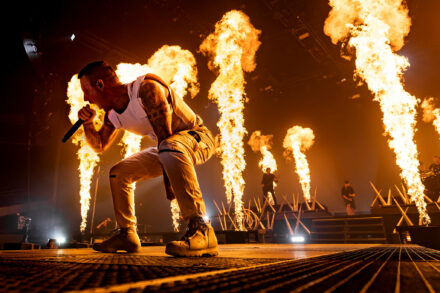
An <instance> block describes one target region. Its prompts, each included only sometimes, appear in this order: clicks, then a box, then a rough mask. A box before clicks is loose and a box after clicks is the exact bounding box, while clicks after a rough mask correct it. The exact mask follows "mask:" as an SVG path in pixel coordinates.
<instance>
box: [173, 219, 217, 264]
mask: <svg viewBox="0 0 440 293" xmlns="http://www.w3.org/2000/svg"><path fill="white" fill-rule="evenodd" d="M165 253H167V254H169V255H173V256H216V255H218V245H217V237H216V236H215V233H214V229H213V228H212V227H211V225H210V224H209V223H205V221H204V220H203V218H200V217H197V218H194V219H191V220H190V223H189V225H188V231H187V232H186V234H185V236H183V238H182V240H181V241H171V242H170V243H168V244H167V246H166V249H165Z"/></svg>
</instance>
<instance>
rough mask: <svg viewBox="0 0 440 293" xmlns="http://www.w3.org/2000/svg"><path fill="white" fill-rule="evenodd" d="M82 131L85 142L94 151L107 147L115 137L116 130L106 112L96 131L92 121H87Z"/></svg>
mask: <svg viewBox="0 0 440 293" xmlns="http://www.w3.org/2000/svg"><path fill="white" fill-rule="evenodd" d="M83 127H84V133H85V136H86V140H87V143H88V144H89V145H90V146H91V147H92V148H93V149H94V150H95V151H96V152H102V151H104V150H106V149H107V147H108V146H109V145H110V144H111V143H112V142H113V140H114V139H115V138H116V134H117V132H116V131H115V127H114V126H113V124H112V123H111V122H110V120H109V119H108V117H107V114H106V115H105V118H104V124H103V125H102V127H101V129H100V130H99V131H96V129H95V126H94V125H93V123H87V124H84V125H83Z"/></svg>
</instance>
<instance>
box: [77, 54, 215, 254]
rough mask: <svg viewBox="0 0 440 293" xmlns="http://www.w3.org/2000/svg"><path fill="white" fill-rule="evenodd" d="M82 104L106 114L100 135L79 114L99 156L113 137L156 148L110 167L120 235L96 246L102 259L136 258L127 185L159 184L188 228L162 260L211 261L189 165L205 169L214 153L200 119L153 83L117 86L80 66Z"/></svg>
mask: <svg viewBox="0 0 440 293" xmlns="http://www.w3.org/2000/svg"><path fill="white" fill-rule="evenodd" d="M78 78H79V79H80V81H81V88H82V90H83V92H84V100H85V101H88V102H90V103H91V104H96V105H97V106H99V107H100V108H102V109H104V110H105V121H104V124H103V126H102V127H101V129H100V130H99V131H96V130H95V128H94V126H93V122H92V121H93V118H94V116H95V114H96V113H95V111H94V110H93V109H91V108H90V106H88V105H87V106H86V107H84V108H82V109H81V110H80V111H79V112H78V117H79V118H80V119H81V120H83V121H84V123H83V125H84V132H85V136H86V139H87V142H88V143H89V144H90V145H91V146H92V147H93V148H94V149H95V150H96V151H97V152H102V151H104V150H106V149H107V148H108V147H109V145H110V144H111V143H112V142H113V141H114V139H115V137H116V134H117V129H124V130H127V131H131V132H133V133H136V134H138V135H144V136H145V135H148V136H150V137H152V138H154V139H155V140H156V141H157V147H151V148H148V149H145V150H142V151H140V152H138V153H136V154H134V155H132V156H130V157H128V158H126V159H124V160H122V161H121V162H119V163H118V164H116V165H115V166H113V167H112V168H111V170H110V187H111V192H112V196H113V206H114V211H115V218H116V221H117V223H118V226H119V227H120V232H119V234H117V235H115V236H113V237H111V238H110V239H108V240H106V241H104V242H102V243H97V244H94V246H93V248H94V249H95V250H98V251H101V252H116V251H117V250H125V251H127V252H138V251H139V250H140V241H139V237H138V235H137V232H136V217H135V214H134V194H133V190H132V188H131V184H132V183H134V182H137V181H140V180H146V179H149V178H154V177H158V176H160V175H163V176H164V182H165V189H166V191H167V196H168V198H172V197H174V196H175V198H176V199H177V202H178V204H179V207H180V210H181V212H182V216H183V218H184V219H185V220H186V221H188V222H189V224H188V230H187V232H186V233H185V235H184V237H183V239H182V241H172V242H170V243H168V244H167V246H166V253H168V254H170V255H175V256H202V255H210V256H214V255H217V254H218V249H217V239H216V236H215V233H214V230H213V228H212V227H211V225H210V223H208V222H205V220H204V219H203V216H204V215H205V213H206V212H205V203H204V202H203V198H202V193H201V191H200V187H199V183H198V181H197V177H196V172H195V169H194V165H197V164H202V163H204V162H206V161H207V160H208V159H209V158H210V157H211V156H212V154H213V152H214V141H213V138H212V134H211V132H210V131H209V130H208V129H207V128H206V127H205V126H203V121H202V119H201V118H200V117H199V116H198V115H196V114H195V113H194V112H193V111H192V110H191V108H190V107H189V106H188V105H187V104H186V103H185V102H184V101H183V99H181V98H180V97H178V96H177V95H176V94H175V93H174V91H173V90H172V89H171V88H170V87H169V86H168V85H167V84H166V83H165V82H164V81H163V80H162V79H161V78H160V77H158V76H156V75H153V74H147V75H144V76H140V77H138V78H137V79H136V80H135V81H134V82H132V83H129V84H123V83H121V82H120V81H119V79H118V77H117V76H116V74H115V72H114V71H113V69H112V67H111V66H110V65H108V64H107V63H105V62H103V61H97V62H93V63H90V64H88V65H86V66H85V67H84V68H83V69H82V70H81V71H80V72H79V74H78Z"/></svg>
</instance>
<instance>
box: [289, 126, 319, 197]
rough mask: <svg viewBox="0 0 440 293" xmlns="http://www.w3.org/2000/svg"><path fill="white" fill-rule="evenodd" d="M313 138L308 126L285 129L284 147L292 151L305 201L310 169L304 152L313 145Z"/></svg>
mask: <svg viewBox="0 0 440 293" xmlns="http://www.w3.org/2000/svg"><path fill="white" fill-rule="evenodd" d="M314 139H315V135H314V134H313V130H311V129H310V128H303V127H301V126H293V127H292V128H290V129H289V130H288V131H287V135H286V137H285V138H284V143H283V146H284V148H286V149H287V150H288V151H289V152H292V154H293V157H294V158H295V164H296V173H297V174H298V177H299V182H300V183H301V189H302V191H303V194H304V198H305V199H306V200H307V201H310V169H309V163H308V162H307V158H306V155H305V154H304V152H305V151H306V150H308V149H309V148H310V147H311V146H312V145H313V142H314Z"/></svg>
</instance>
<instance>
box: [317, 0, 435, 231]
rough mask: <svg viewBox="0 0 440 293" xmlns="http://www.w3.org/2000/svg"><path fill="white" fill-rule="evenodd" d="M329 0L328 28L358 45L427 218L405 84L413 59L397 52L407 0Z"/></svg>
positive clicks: (360, 68)
mask: <svg viewBox="0 0 440 293" xmlns="http://www.w3.org/2000/svg"><path fill="white" fill-rule="evenodd" d="M329 4H330V6H331V7H332V9H331V11H330V13H329V16H328V18H327V19H326V21H325V25H324V32H325V34H326V35H328V36H330V38H331V40H332V42H333V43H334V44H337V43H338V42H342V43H343V46H348V48H352V49H355V53H356V56H355V64H356V72H355V75H356V76H357V77H359V78H361V79H363V80H364V81H365V82H366V83H367V85H368V88H369V89H370V91H371V92H372V93H373V94H374V100H375V101H377V102H379V104H380V107H381V109H382V112H383V123H384V126H385V132H386V134H387V135H388V136H389V139H388V145H389V146H390V148H391V149H392V150H393V151H394V152H395V154H396V163H397V165H398V166H399V167H400V170H401V172H400V176H401V178H402V179H403V180H404V182H405V183H406V185H407V187H408V194H410V196H411V200H412V201H413V202H415V204H416V206H417V209H418V212H419V217H420V222H422V223H424V224H428V223H430V218H429V216H428V214H427V212H426V203H425V201H424V186H423V184H422V181H421V178H420V174H419V171H418V167H419V161H418V158H417V156H418V152H417V146H416V144H415V142H414V133H415V124H416V119H415V116H416V106H417V99H416V98H415V97H414V96H412V95H410V94H409V93H408V92H406V91H405V89H404V88H403V81H402V75H403V72H404V71H405V70H406V68H407V67H408V66H409V62H408V59H407V58H405V57H403V56H400V55H398V54H396V53H395V52H396V51H398V50H400V49H401V48H402V46H403V45H404V38H405V37H406V36H407V35H408V33H409V30H410V26H411V19H410V18H409V16H408V8H407V7H406V6H405V4H404V2H403V1H402V0H330V2H329ZM347 57H348V56H347Z"/></svg>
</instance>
